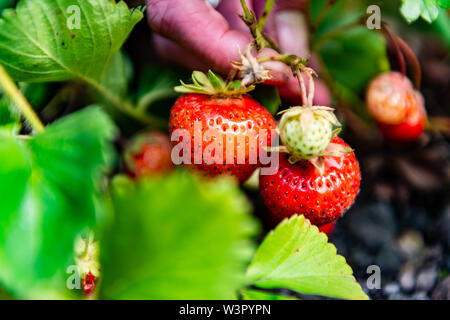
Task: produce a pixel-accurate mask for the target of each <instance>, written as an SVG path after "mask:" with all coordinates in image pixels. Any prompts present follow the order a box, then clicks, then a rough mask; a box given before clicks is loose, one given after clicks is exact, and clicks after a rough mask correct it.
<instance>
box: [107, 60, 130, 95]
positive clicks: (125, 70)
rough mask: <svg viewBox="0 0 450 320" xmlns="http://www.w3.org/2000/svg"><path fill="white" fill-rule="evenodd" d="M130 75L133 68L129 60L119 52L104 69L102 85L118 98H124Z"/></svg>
mask: <svg viewBox="0 0 450 320" xmlns="http://www.w3.org/2000/svg"><path fill="white" fill-rule="evenodd" d="M132 75H133V66H132V64H131V61H130V59H129V58H128V57H127V56H126V55H125V54H124V53H123V52H121V51H119V52H118V53H116V54H115V55H114V57H113V59H112V61H111V63H110V64H109V65H108V67H107V68H106V70H105V73H104V74H103V77H102V85H103V86H104V87H105V88H107V89H108V90H109V91H111V92H115V93H116V94H117V95H118V96H120V97H125V96H126V94H127V92H128V85H129V82H130V80H131V77H132Z"/></svg>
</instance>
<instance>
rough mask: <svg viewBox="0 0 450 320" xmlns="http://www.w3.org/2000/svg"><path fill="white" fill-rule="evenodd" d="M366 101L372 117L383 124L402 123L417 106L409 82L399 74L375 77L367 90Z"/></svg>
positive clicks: (390, 73) (385, 74)
mask: <svg viewBox="0 0 450 320" xmlns="http://www.w3.org/2000/svg"><path fill="white" fill-rule="evenodd" d="M366 100H367V109H368V111H369V113H370V114H371V115H372V117H373V118H374V119H375V120H376V121H378V122H381V123H385V124H399V123H402V122H403V121H404V120H405V118H406V116H407V115H408V112H409V111H410V110H411V109H415V106H416V105H417V100H416V97H415V94H414V89H413V87H412V84H411V81H409V79H408V78H407V77H405V76H404V75H403V74H401V73H399V72H389V73H384V74H381V75H379V76H377V77H375V78H374V79H373V80H372V81H371V82H370V84H369V86H368V88H367V94H366Z"/></svg>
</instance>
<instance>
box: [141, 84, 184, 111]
mask: <svg viewBox="0 0 450 320" xmlns="http://www.w3.org/2000/svg"><path fill="white" fill-rule="evenodd" d="M175 96H177V93H176V92H175V91H174V90H173V89H161V90H156V91H150V92H149V93H147V94H145V95H144V96H142V98H140V99H139V101H138V103H137V106H136V109H137V110H138V111H140V112H145V111H146V110H147V108H148V106H150V105H151V104H152V103H154V102H155V101H157V100H159V99H164V98H172V97H175Z"/></svg>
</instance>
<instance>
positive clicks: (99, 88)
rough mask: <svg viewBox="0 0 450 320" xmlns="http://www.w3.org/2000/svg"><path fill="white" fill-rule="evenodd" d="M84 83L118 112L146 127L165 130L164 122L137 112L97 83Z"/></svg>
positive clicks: (165, 124) (130, 105)
mask: <svg viewBox="0 0 450 320" xmlns="http://www.w3.org/2000/svg"><path fill="white" fill-rule="evenodd" d="M85 81H86V82H87V84H89V85H90V86H91V87H92V88H93V89H95V90H96V91H97V92H98V93H100V94H101V95H102V96H103V97H104V98H105V99H106V100H108V101H109V102H110V103H111V104H112V105H114V106H115V107H116V108H117V109H118V110H120V111H122V112H123V113H125V114H127V115H129V116H131V117H132V118H135V119H137V120H140V121H142V122H144V123H146V124H148V125H151V126H154V127H157V128H159V129H162V128H165V127H166V126H167V123H165V122H164V121H162V120H160V119H158V118H156V117H153V116H151V115H149V114H147V113H146V112H144V111H141V110H138V109H137V108H136V107H134V106H133V105H132V104H131V103H129V102H128V101H123V100H121V99H120V98H119V97H118V96H116V95H114V94H113V93H112V92H110V91H109V90H107V89H106V88H105V87H103V86H102V85H100V84H98V83H97V82H94V81H89V80H85Z"/></svg>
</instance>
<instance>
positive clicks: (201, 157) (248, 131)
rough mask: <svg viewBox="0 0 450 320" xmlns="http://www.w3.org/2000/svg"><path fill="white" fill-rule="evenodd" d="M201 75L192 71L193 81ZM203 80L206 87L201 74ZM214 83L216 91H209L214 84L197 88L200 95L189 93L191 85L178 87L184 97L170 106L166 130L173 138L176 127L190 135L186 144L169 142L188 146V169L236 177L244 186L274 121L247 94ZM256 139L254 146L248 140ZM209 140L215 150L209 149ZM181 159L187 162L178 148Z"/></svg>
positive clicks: (210, 174) (181, 139)
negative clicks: (168, 130) (257, 142)
mask: <svg viewBox="0 0 450 320" xmlns="http://www.w3.org/2000/svg"><path fill="white" fill-rule="evenodd" d="M200 74H201V73H198V72H197V73H194V76H193V78H194V82H196V79H197V78H200ZM209 76H210V80H211V77H212V76H213V75H211V73H210V75H209ZM196 77H197V78H196ZM203 77H204V78H203ZM203 77H202V78H201V79H199V81H198V82H202V83H204V84H205V83H206V82H207V81H208V79H207V78H206V75H204V74H203ZM214 77H216V76H214ZM205 78H206V79H205ZM197 80H198V79H197ZM212 80H215V79H212ZM218 81H219V88H217V87H216V88H215V89H212V87H213V84H210V85H209V86H205V87H202V86H198V87H197V88H196V90H197V91H198V92H201V94H197V93H189V92H191V91H190V89H192V87H193V86H188V85H184V87H182V88H181V89H179V91H182V92H188V93H186V94H184V95H183V96H181V97H180V98H179V99H178V100H177V101H176V103H175V105H174V106H173V108H172V111H171V115H170V122H169V124H170V132H171V134H172V137H174V134H176V131H179V129H183V131H185V132H187V133H188V134H189V136H190V141H185V139H184V137H180V138H179V139H178V140H177V141H175V142H174V143H173V144H174V147H176V146H177V145H178V146H183V145H182V144H184V143H187V144H188V145H190V149H189V151H188V152H189V153H190V155H188V156H187V159H188V160H189V162H190V163H188V164H187V165H188V166H189V167H192V168H195V169H197V170H199V171H200V172H202V173H203V174H205V175H207V176H213V177H214V176H218V175H222V174H227V175H231V176H235V177H236V178H237V179H238V180H239V182H240V183H242V182H244V181H245V180H247V179H248V178H249V177H250V176H251V174H252V173H253V172H254V171H255V169H256V168H257V167H258V166H259V160H258V159H259V151H260V150H261V147H264V146H270V145H271V141H272V135H271V132H270V131H271V130H274V129H275V121H274V119H273V118H272V116H271V115H270V113H269V112H268V111H267V110H266V109H265V108H264V107H263V106H261V105H259V104H258V103H257V102H256V101H255V100H254V99H252V98H251V97H250V96H249V95H247V94H245V91H236V90H234V89H235V87H233V88H234V89H233V88H229V87H228V85H227V86H226V87H225V84H223V83H222V87H220V81H222V80H218ZM211 82H212V83H213V81H211ZM205 85H206V84H205ZM199 90H200V91H199ZM201 90H203V91H201ZM208 90H209V91H208ZM220 90H221V91H220ZM193 91H195V90H193ZM263 130H265V131H264V132H263ZM263 133H264V134H265V135H266V136H263V135H262V134H263ZM260 135H261V141H260V142H261V143H260V145H259V146H256V145H255V146H253V144H252V143H250V141H251V140H250V139H258V140H256V141H259V138H260ZM175 139H176V138H175ZM254 141H255V140H254ZM213 142H214V146H211V145H212V144H213ZM244 142H245V143H244ZM185 151H186V150H185ZM177 152H178V151H177ZM176 154H178V153H176ZM227 155H228V156H227ZM179 156H180V158H182V157H184V158H186V155H185V154H184V151H183V150H182V149H181V150H180V153H179ZM227 159H228V160H230V161H227ZM254 160H257V161H254ZM184 163H186V162H184Z"/></svg>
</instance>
